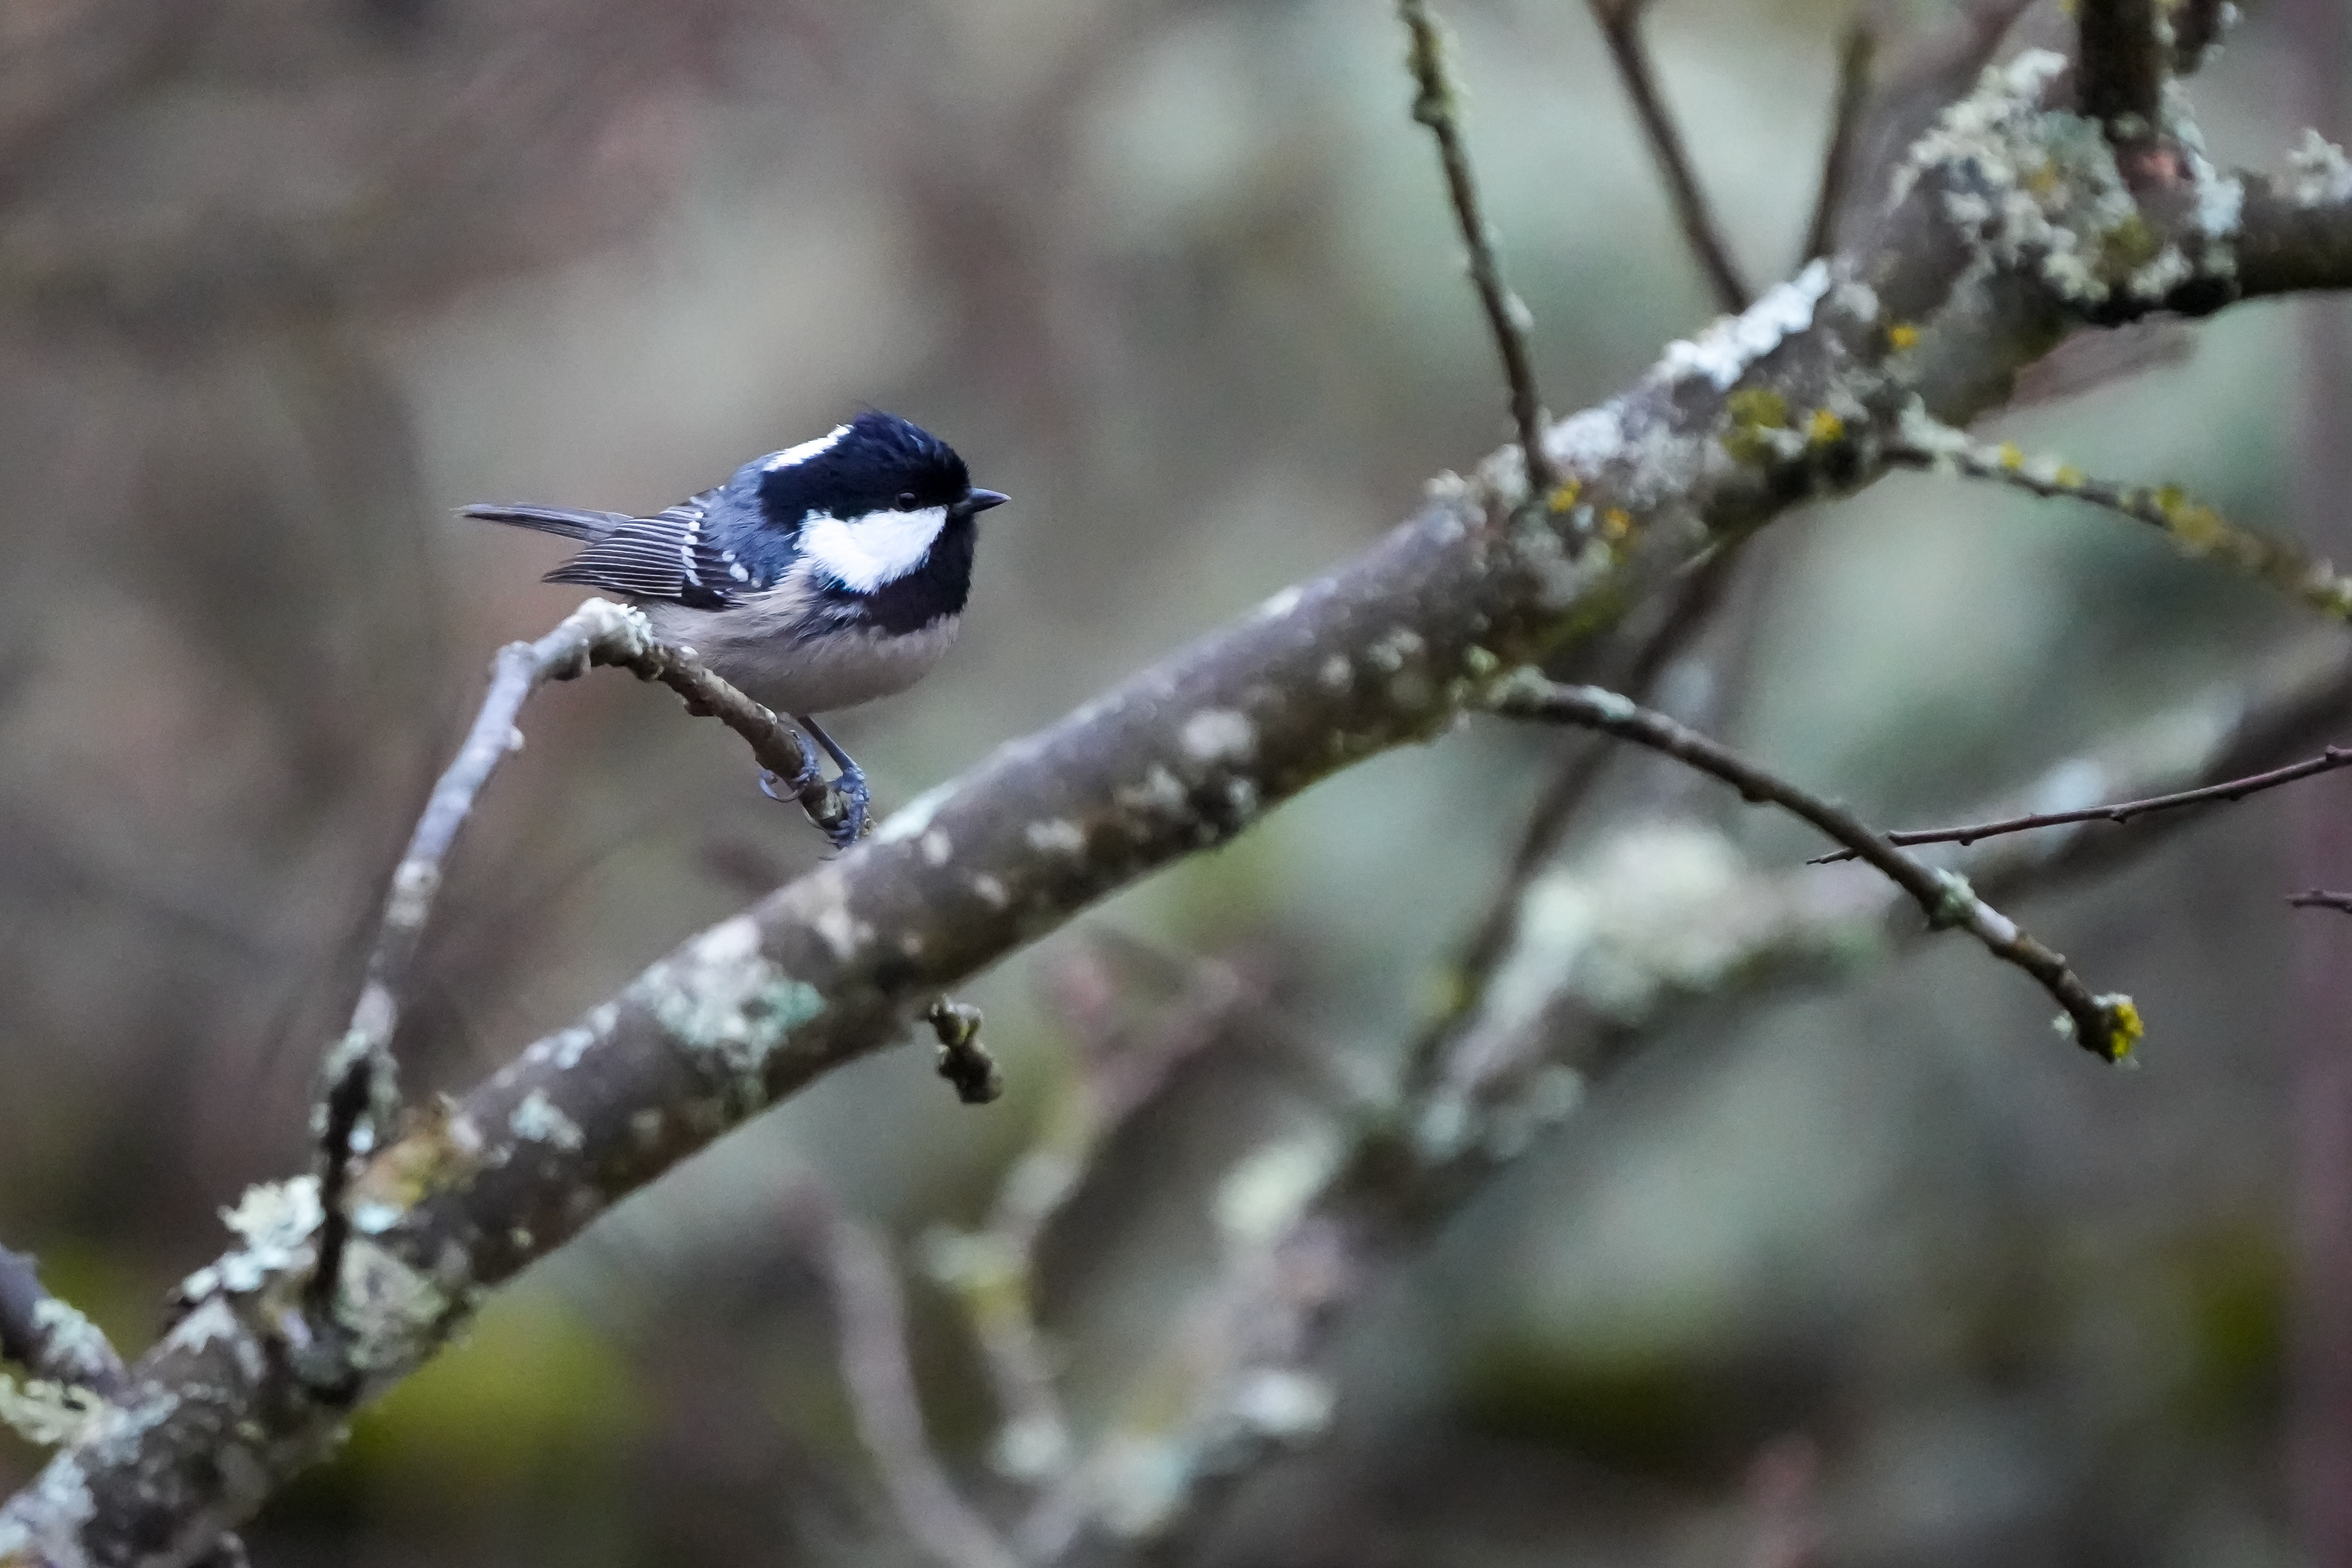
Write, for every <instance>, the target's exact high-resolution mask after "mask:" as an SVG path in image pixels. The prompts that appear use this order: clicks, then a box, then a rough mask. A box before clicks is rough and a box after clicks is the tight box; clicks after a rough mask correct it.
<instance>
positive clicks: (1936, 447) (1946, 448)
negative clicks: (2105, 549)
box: [1886, 417, 2352, 621]
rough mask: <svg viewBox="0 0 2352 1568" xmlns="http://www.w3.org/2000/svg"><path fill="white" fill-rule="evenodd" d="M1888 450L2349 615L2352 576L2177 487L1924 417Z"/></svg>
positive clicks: (1904, 460) (1908, 461) (1906, 461)
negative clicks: (2030, 452)
mask: <svg viewBox="0 0 2352 1568" xmlns="http://www.w3.org/2000/svg"><path fill="white" fill-rule="evenodd" d="M1886 455H1887V457H1888V458H1890V459H1892V460H1893V461H1895V462H1897V463H1901V464H1903V465H1905V466H1906V467H1909V468H1926V469H1928V470H1930V471H1944V472H1951V473H1958V474H1965V475H1967V476H1968V477H1969V478H1970V479H1990V480H1991V481H1992V482H1994V483H1996V484H2003V485H2008V486H2011V487H2012V488H2013V489H2021V490H2023V491H2025V492H2026V493H2027V494H2029V495H2036V496H2042V497H2044V498H2045V499H2046V498H2059V499H2063V500H2078V501H2082V502H2084V503H2085V504H2087V505H2090V506H2095V507H2099V508H2102V509H2103V510H2107V511H2111V512H2114V513H2116V515H2117V516H2120V517H2127V518H2130V519H2131V520H2132V521H2135V522H2144V523H2147V525H2148V526H2149V527H2151V528H2154V529H2157V530H2158V531H2161V532H2163V533H2164V534H2165V535H2166V536H2167V537H2168V538H2169V539H2170V540H2171V541H2172V542H2173V543H2175V544H2177V545H2179V547H2180V550H2181V552H2183V553H2184V554H2188V555H2192V556H2196V557H2198V558H2200V559H2202V560H2209V561H2213V562H2217V563H2220V564H2221V565H2223V566H2226V567H2228V568H2229V569H2230V570H2231V571H2233V572H2236V573H2239V574H2242V575H2243V576H2247V577H2252V578H2253V579H2254V580H2255V581H2256V582H2259V583H2264V584H2269V585H2270V586H2271V587H2273V588H2275V589H2277V590H2278V591H2279V592H2280V593H2283V594H2285V595H2288V596H2289V597H2291V598H2294V599H2296V600H2299V601H2301V602H2302V603H2303V604H2305V605H2309V606H2310V607H2311V608H2313V609H2315V610H2317V611H2318V612H2319V613H2320V614H2321V615H2324V616H2328V617H2329V618H2330V619H2333V620H2339V621H2340V620H2345V619H2347V618H2352V577H2347V576H2346V575H2345V574H2343V573H2341V572H2338V571H2337V570H2336V568H2335V566H2333V565H2332V564H2330V563H2327V562H2326V561H2321V560H2317V559H2315V558H2314V557H2313V556H2311V555H2309V554H2306V553H2305V552H2304V550H2303V549H2302V547H2301V546H2299V545H2297V544H2296V543H2295V542H2294V541H2293V540H2292V539H2288V538H2284V537H2283V536H2279V535H2274V534H2265V533H2257V532H2255V531H2252V529H2248V528H2243V527H2241V526H2240V525H2239V524H2237V523H2235V522H2232V521H2230V520H2229V519H2228V518H2226V517H2223V516H2222V515H2221V513H2220V512H2219V511H2216V510H2214V509H2213V508H2212V507H2210V506H2209V505H2207V504H2206V503H2205V502H2203V501H2200V500H2197V499H2196V498H2195V497H2193V496H2191V495H2189V493H2188V492H2187V491H2185V490H2183V489H2180V487H2179V486H2178V485H2130V484H2120V483H2117V482H2116V481H2115V480H2112V479H2095V478H2093V477H2092V476H2090V475H2088V474H2086V473H2084V471H2083V470H2082V469H2080V468H2076V467H2074V464H2072V463H2068V462H2063V461H2061V460H2060V459H2058V458H2052V457H2028V456H2027V455H2026V454H2025V453H2024V452H2023V451H2022V450H2021V449H2020V448H2019V447H2016V446H2015V445H2013V444H2011V443H2009V442H2003V443H2002V444H2000V446H1997V447H1993V446H1987V445H1985V444H1984V443H1982V442H1979V441H1975V440H1971V439H1970V438H1969V437H1968V435H1967V434H1966V433H1965V432H1963V431H1959V430H1955V429H1952V428H1951V427H1949V426H1941V425H1937V424H1936V423H1935V422H1934V421H1933V420H1929V419H1927V418H1925V417H1921V418H1919V419H1916V420H1914V421H1912V422H1911V425H1910V427H1909V428H1908V429H1907V430H1906V432H1905V434H1904V436H1903V437H1902V438H1901V439H1899V440H1898V441H1897V442H1896V443H1895V444H1894V445H1892V446H1890V447H1888V448H1887V451H1886Z"/></svg>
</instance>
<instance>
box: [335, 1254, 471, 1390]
mask: <svg viewBox="0 0 2352 1568" xmlns="http://www.w3.org/2000/svg"><path fill="white" fill-rule="evenodd" d="M472 1284H473V1281H472V1280H471V1279H468V1278H466V1277H465V1276H464V1275H462V1274H459V1275H457V1276H455V1277H453V1278H451V1279H434V1278H433V1277H432V1276H430V1275H428V1274H426V1273H425V1272H424V1271H422V1270H420V1269H418V1268H413V1267H411V1266H410V1265H409V1264H407V1263H405V1262H404V1261H402V1260H401V1259H400V1258H398V1257H396V1256H395V1255H394V1254H393V1253H392V1252H390V1251H388V1250H387V1249H385V1248H384V1247H380V1246H378V1245H377V1244H376V1243H374V1242H373V1241H370V1240H368V1239H366V1238H365V1237H353V1238H352V1243H351V1245H350V1246H349V1247H346V1248H345V1249H344V1252H343V1268H342V1279H341V1286H342V1289H341V1294H340V1295H339V1296H338V1297H337V1299H336V1304H335V1316H336V1319H337V1321H339V1322H341V1324H342V1325H343V1327H345V1328H347V1329H349V1330H350V1331H352V1345H351V1349H350V1351H349V1352H348V1354H349V1357H350V1360H351V1363H352V1366H353V1368H355V1369H356V1370H357V1371H359V1372H360V1373H362V1375H364V1376H367V1377H369V1378H372V1379H382V1378H386V1377H393V1376H397V1375H399V1374H400V1373H405V1372H407V1371H409V1370H410V1369H412V1368H414V1367H415V1366H416V1365H417V1364H418V1363H421V1362H423V1361H424V1360H425V1357H426V1356H428V1355H430V1354H431V1353H432V1352H433V1351H434V1349H435V1348H436V1346H438V1345H439V1344H440V1343H441V1342H442V1341H443V1340H445V1339H446V1338H447V1337H448V1334H449V1332H450V1331H451V1330H452V1329H453V1328H454V1327H455V1326H456V1325H457V1321H459V1320H460V1319H462V1318H463V1317H464V1316H465V1315H466V1314H467V1312H468V1311H469V1310H471V1303H472V1300H473V1292H472V1290H471V1289H470V1288H471V1286H472Z"/></svg>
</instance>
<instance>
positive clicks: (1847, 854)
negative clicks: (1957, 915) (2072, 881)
mask: <svg viewBox="0 0 2352 1568" xmlns="http://www.w3.org/2000/svg"><path fill="white" fill-rule="evenodd" d="M2346 766H2352V748H2347V747H2343V746H2330V747H2328V748H2327V750H2326V751H2325V752H2321V753H2320V754H2319V755H2318V756H2315V757H2306V758H2305V759H2304V760H2303V761H2302V762H2299V763H2288V764H2287V765H2286V766H2285V767H2283V768H2273V769H2271V770H2270V771H2269V772H2268V773H2253V774H2251V775H2249V776H2248V777H2245V778H2242V779H2231V780H2229V781H2227V782H2226V783H2222V784H2206V785H2204V786H2203V787H2202V788H2200V789H2184V790H2180V791H2178V792H2176V793H2174V794H2172V795H2150V796H2149V797H2148V798H2147V799H2146V800H2125V801H2117V802H2116V804H2114V805H2088V806H2084V807H2083V808H2082V809H2080V810H2078V811H2036V812H2028V813H2026V814H2024V815H2022V816H2004V817H2001V818H2000V819H1998V820H1996V821H1992V822H1976V823H1970V824H1969V825H1968V826H1963V827H1921V828H1909V829H1906V830H1904V831H1902V832H1897V833H1889V834H1887V835H1885V839H1886V842H1887V843H1889V844H1895V845H1912V844H1961V845H1968V844H1974V843H1975V842H1976V841H1977V840H1978V839H1979V838H1998V837H2000V836H2001V835H2003V834H2005V833H2029V832H2032V830H2033V829H2034V828H2037V827H2063V826H2068V825H2069V824H2072V823H2077V822H2118V823H2120V822H2129V821H2130V820H2131V819H2132V818H2134V817H2136V816H2147V815H2149V814H2150V813H2152V812H2158V811H2175V810H2178V809H2179V808H2180V807H2181V806H2184V805H2228V804H2230V803H2231V802H2235V801H2241V800H2243V799H2245V798H2246V797H2247V796H2248V795H2260V794H2261V793H2262V792H2263V791H2264V790H2267V789H2276V788H2278V787H2279V785H2281V784H2294V783H2295V782H2297V781H2298V780H2302V779H2307V778H2315V777H2316V776H2317V775H2319V774H2321V773H2334V772H2335V771H2336V769H2338V768H2341V767H2346ZM1853 858H1854V852H1853V850H1851V849H1833V850H1832V851H1831V852H1830V853H1828V854H1827V855H1816V856H1814V857H1813V858H1812V860H1811V862H1810V863H1811V864H1812V865H1815V866H1826V865H1830V864H1832V862H1834V861H1839V860H1851V859H1853Z"/></svg>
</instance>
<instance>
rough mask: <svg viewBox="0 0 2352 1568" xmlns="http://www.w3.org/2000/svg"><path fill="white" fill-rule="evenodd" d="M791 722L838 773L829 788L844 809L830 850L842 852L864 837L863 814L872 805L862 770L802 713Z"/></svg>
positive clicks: (864, 771)
mask: <svg viewBox="0 0 2352 1568" xmlns="http://www.w3.org/2000/svg"><path fill="white" fill-rule="evenodd" d="M793 723H795V724H798V725H799V726H800V727H801V728H802V729H803V730H806V731H808V732H809V735H810V737H811V738H812V739H814V741H815V742H816V743H817V744H818V745H820V746H823V747H824V754H825V755H826V756H828V757H831V758H832V759H833V765H834V766H835V767H836V768H838V769H840V770H841V772H840V774H839V775H838V776H837V777H835V779H834V781H833V787H834V788H835V789H837V790H839V791H840V792H841V798H842V801H843V803H844V804H845V805H846V806H847V807H848V809H847V810H846V811H845V812H843V813H842V817H841V820H840V821H839V822H837V823H835V824H834V826H833V827H832V829H831V832H832V835H833V844H834V847H835V848H836V849H846V848H848V847H850V846H851V845H853V844H855V843H856V842H857V841H858V840H859V839H860V838H863V837H866V808H867V807H868V806H869V805H872V804H873V796H872V795H871V794H870V793H868V791H867V790H866V770H865V769H864V768H861V767H859V766H858V765H857V764H856V763H853V762H851V761H850V760H849V753H848V752H845V751H843V750H842V749H841V748H840V747H839V746H837V745H835V744H834V741H833V737H832V736H830V735H828V734H826V733H825V732H824V725H822V724H820V723H818V722H817V721H815V720H814V719H812V718H810V717H809V716H808V715H807V714H805V713H795V714H793Z"/></svg>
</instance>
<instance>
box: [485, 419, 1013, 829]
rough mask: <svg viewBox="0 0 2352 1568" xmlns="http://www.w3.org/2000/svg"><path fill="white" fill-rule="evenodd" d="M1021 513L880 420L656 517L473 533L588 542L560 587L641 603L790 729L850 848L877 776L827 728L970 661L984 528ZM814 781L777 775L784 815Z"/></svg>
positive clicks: (667, 635)
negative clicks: (840, 812) (805, 745)
mask: <svg viewBox="0 0 2352 1568" xmlns="http://www.w3.org/2000/svg"><path fill="white" fill-rule="evenodd" d="M1004 500H1006V498H1005V497H1004V496H1003V495H1001V494H999V493H998V492H997V491H995V490H984V489H974V488H973V487H972V483H971V476H970V475H969V474H968V473H967V472H966V471H965V468H964V463H963V459H962V458H959V457H958V456H956V454H955V450H954V448H953V447H950V446H949V445H948V444H947V443H946V442H944V441H942V440H940V438H939V437H936V436H933V435H931V434H930V433H929V431H927V430H924V429H922V428H921V427H919V426H916V425H913V424H910V423H908V421H907V420H904V419H901V418H899V417H898V416H896V415H893V414H882V413H877V412H872V411H868V412H866V413H863V414H860V415H858V416H856V418H854V419H852V420H851V421H850V422H849V423H848V424H846V425H836V426H834V427H833V429H831V430H830V431H828V432H826V433H825V434H824V435H823V436H819V437H817V438H816V439H814V440H813V441H803V442H802V443H801V444H800V445H799V446H797V447H785V448H784V449H783V450H782V451H781V452H771V453H770V454H768V455H767V456H766V457H764V458H752V459H751V461H750V462H748V463H746V464H744V465H743V466H742V467H741V468H738V469H736V470H735V477H734V478H733V479H729V480H728V481H727V482H726V483H725V484H723V485H719V486H716V487H714V488H712V489H707V490H704V491H702V492H701V493H700V494H699V495H697V496H695V497H693V498H692V499H690V500H684V501H681V502H679V503H678V504H677V505H676V506H673V507H668V508H666V509H664V510H662V512H661V513H660V515H658V516H656V517H629V516H627V515H625V514H624V513H621V512H616V511H577V510H572V509H570V508H566V507H551V506H495V505H478V506H469V507H467V508H465V509H464V513H463V514H464V515H465V516H467V517H472V518H479V519H481V520H482V521H486V522H504V523H511V524H513V525H514V526H516V527H518V528H535V529H538V530H539V531H541V532H543V533H554V534H561V535H562V537H564V538H566V539H576V540H580V541H582V542H584V543H585V544H586V545H587V548H586V549H585V550H583V551H582V552H580V553H579V554H577V555H575V556H573V557H572V559H571V560H569V561H567V562H565V563H563V564H562V565H561V566H559V567H557V568H556V569H555V570H554V571H552V572H550V573H549V574H547V576H546V579H545V581H547V582H550V583H578V584H582V585H583V586H585V587H590V588H600V589H603V590H604V591H605V592H606V593H611V594H617V595H621V596H622V597H624V598H625V599H628V600H630V601H631V602H632V603H634V604H635V605H638V606H639V607H641V608H642V609H643V610H644V611H645V612H646V619H647V620H649V621H650V622H651V623H652V624H653V628H654V632H655V634H656V636H658V637H661V638H662V639H663V640H665V641H668V642H678V643H685V644H688V645H689V646H691V647H693V648H694V649H695V651H696V652H697V653H698V654H700V655H701V657H702V659H703V662H704V663H705V664H707V665H709V667H710V668H711V669H712V670H713V671H714V672H716V673H717V674H718V675H719V676H720V677H722V678H724V679H727V680H729V681H730V682H732V683H733V684H734V685H735V686H737V687H739V688H740V689H742V690H743V691H744V692H745V693H747V694H748V695H750V696H751V697H752V698H754V699H756V700H759V701H761V702H764V703H766V704H767V705H768V706H769V707H770V708H772V709H774V710H776V711H777V712H779V713H789V714H791V715H792V716H793V722H795V723H797V724H799V725H800V726H801V728H802V729H803V730H806V731H808V732H809V734H810V736H811V737H812V738H814V740H815V742H816V743H817V744H818V745H820V746H822V747H824V750H825V752H826V753H827V754H828V755H829V756H831V757H832V758H833V760H834V763H835V766H836V767H838V768H839V769H840V776H839V777H838V778H837V779H836V780H835V784H836V786H837V787H838V788H839V789H840V791H841V793H842V795H843V798H844V799H845V801H846V803H847V805H848V808H849V809H848V811H847V812H846V813H845V815H844V817H843V820H842V821H841V822H840V823H839V824H837V825H835V827H834V829H833V837H834V840H835V843H836V844H837V845H839V846H841V847H848V846H849V845H851V844H854V843H856V841H857V839H858V837H860V836H861V835H862V834H863V833H864V832H865V830H866V812H867V808H868V805H869V796H868V793H867V790H866V774H865V772H864V770H862V769H860V768H859V767H858V765H857V764H856V763H854V762H852V761H851V760H850V758H849V754H848V753H847V752H844V751H843V750H842V749H841V748H840V747H839V746H837V745H835V743H834V741H833V737H832V736H830V735H828V734H826V733H825V732H824V729H823V728H822V727H821V726H820V725H819V724H818V723H817V721H816V720H815V719H814V717H813V715H814V714H817V713H823V712H830V711H831V710H834V709H836V708H849V707H854V706H856V704H858V703H860V702H870V701H872V700H874V699H876V698H877V697H887V696H889V695H890V694H891V693H893V692H897V691H903V690H905V689H907V688H908V687H909V686H912V685H913V684H914V683H915V682H916V681H918V680H920V679H922V678H923V677H924V676H925V675H927V674H929V672H930V668H931V667H932V666H933V665H935V664H937V663H938V662H939V661H940V656H941V655H943V654H944V653H946V652H947V650H948V648H949V647H950V645H951V644H953V643H954V641H955V638H956V632H957V631H958V629H959V628H960V627H961V625H962V620H963V605H964V598H965V595H966V594H967V592H968V591H969V590H970V588H971V558H972V547H973V544H974V542H975V541H976V537H977V533H978V529H977V525H976V522H975V520H976V519H977V518H978V517H979V515H980V514H981V513H982V512H983V511H986V510H988V509H989V508H991V507H992V506H1001V505H1003V502H1004ZM808 782H809V781H808V780H807V779H806V778H801V779H792V780H779V779H778V778H776V776H775V775H774V774H772V773H765V772H763V773H761V777H760V787H761V789H762V790H765V791H766V792H767V793H768V795H771V796H772V797H773V798H776V799H783V798H786V797H785V796H784V795H777V793H776V787H775V786H776V785H777V784H783V785H784V786H785V788H786V790H787V791H788V792H793V793H797V792H798V790H799V789H800V788H801V787H802V786H803V784H806V783H808Z"/></svg>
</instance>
